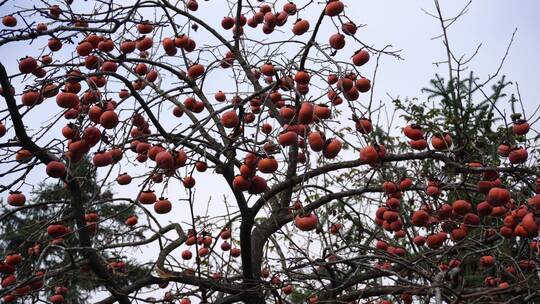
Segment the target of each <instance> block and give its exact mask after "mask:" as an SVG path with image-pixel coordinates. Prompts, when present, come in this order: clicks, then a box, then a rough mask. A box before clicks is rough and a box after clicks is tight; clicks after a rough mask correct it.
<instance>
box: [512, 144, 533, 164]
mask: <svg viewBox="0 0 540 304" xmlns="http://www.w3.org/2000/svg"><path fill="white" fill-rule="evenodd" d="M528 157H529V153H528V152H527V150H526V149H525V148H523V147H518V148H514V149H513V150H512V151H510V154H509V155H508V160H509V161H510V163H512V164H522V163H524V162H526V161H527V158H528Z"/></svg>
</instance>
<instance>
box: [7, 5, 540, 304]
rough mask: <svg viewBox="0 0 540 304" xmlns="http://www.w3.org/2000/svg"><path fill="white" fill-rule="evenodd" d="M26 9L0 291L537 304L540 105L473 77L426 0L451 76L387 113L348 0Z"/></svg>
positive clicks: (33, 296) (10, 127)
mask: <svg viewBox="0 0 540 304" xmlns="http://www.w3.org/2000/svg"><path fill="white" fill-rule="evenodd" d="M33 2H34V1H29V2H28V3H26V2H24V3H17V6H14V7H13V10H12V11H10V12H9V13H6V15H5V16H4V17H3V19H2V23H3V26H2V29H1V31H0V49H2V50H7V49H8V48H9V47H12V46H19V50H21V51H24V54H23V55H24V56H25V57H23V58H21V59H20V60H18V62H16V64H15V63H13V62H9V63H8V62H4V60H2V64H1V65H0V81H1V89H2V91H1V92H0V93H1V95H2V97H3V98H2V101H3V103H2V105H1V106H0V111H1V113H2V115H1V116H0V121H1V123H0V137H1V138H0V148H1V149H2V158H1V164H2V168H3V172H2V174H1V177H2V183H1V186H0V192H2V193H3V197H4V198H5V200H4V202H3V206H2V209H1V210H2V214H1V215H0V218H1V219H2V225H1V226H2V227H0V232H1V233H2V234H1V235H2V239H1V240H0V243H1V244H2V245H3V248H2V249H3V252H2V253H3V256H4V260H3V261H2V262H1V263H0V273H2V280H1V288H2V289H0V295H1V296H2V297H3V301H4V302H8V303H9V302H16V301H20V302H25V303H26V302H39V301H49V302H52V303H63V302H76V301H90V300H89V299H92V298H93V297H95V298H96V299H97V300H96V301H97V302H98V303H102V304H105V303H114V302H119V303H132V302H140V303H145V302H149V303H154V302H175V301H176V302H180V303H190V302H191V301H194V302H200V303H235V302H245V303H267V302H268V303H302V302H306V301H307V302H309V303H324V302H327V303H349V302H362V303H412V302H413V301H414V300H416V301H422V302H423V303H430V302H435V303H442V302H448V303H469V302H473V301H476V302H482V301H483V302H488V301H489V302H494V301H508V302H512V301H514V302H520V303H521V302H523V303H526V302H531V301H536V300H538V294H537V290H538V287H539V283H540V282H539V280H538V273H537V267H538V266H537V265H538V262H540V261H539V259H538V255H537V254H538V252H539V250H540V246H539V243H538V242H537V241H536V239H535V238H536V237H537V235H538V223H537V217H538V216H540V195H538V194H537V193H539V192H540V179H539V178H540V171H539V170H538V153H537V150H536V149H537V146H538V136H537V135H538V132H537V131H536V130H534V123H535V122H536V121H537V119H536V118H535V116H538V114H537V113H532V115H530V117H529V115H528V113H525V110H524V109H523V106H522V105H523V102H522V100H521V96H519V95H518V94H511V95H506V92H507V91H509V90H511V89H512V88H513V87H512V84H511V83H509V82H507V81H506V80H505V78H504V77H502V78H500V79H496V78H497V76H498V74H499V70H500V68H499V70H497V71H496V73H495V74H494V75H493V76H490V77H489V78H488V79H485V80H480V79H478V78H476V77H474V75H473V74H470V75H469V76H468V77H467V78H463V74H464V73H463V72H464V71H465V70H466V68H465V67H466V65H467V63H468V61H469V60H470V58H468V59H464V58H462V57H457V56H455V55H454V54H453V52H452V50H451V49H450V48H449V43H448V39H449V38H448V35H447V29H448V27H449V26H450V25H451V24H452V23H453V22H454V21H455V20H457V19H456V18H458V17H459V16H460V15H458V17H455V18H450V19H448V18H443V16H442V13H441V10H440V7H439V4H438V2H437V1H435V7H436V13H435V14H434V16H435V17H436V18H438V19H439V21H440V23H441V29H442V31H443V34H442V35H441V38H442V39H443V41H444V45H445V46H446V50H447V57H448V58H447V60H446V61H445V62H444V63H445V64H446V65H447V66H448V78H446V79H444V78H443V77H442V76H436V78H435V79H434V80H433V81H432V83H431V85H432V87H430V88H427V89H425V92H427V93H428V94H430V96H428V97H427V99H426V101H418V100H398V99H396V100H393V102H389V103H387V104H382V103H381V104H378V103H377V102H376V101H375V100H374V98H373V94H372V89H373V88H374V84H375V79H374V78H375V75H376V71H377V66H378V62H379V59H380V58H382V57H385V58H399V53H398V52H396V51H394V50H393V49H392V48H391V46H384V47H381V48H378V47H374V46H373V45H372V44H371V43H370V42H369V41H363V40H362V39H360V37H361V35H357V32H358V33H359V32H360V31H364V30H365V29H363V28H362V27H361V26H359V25H357V24H355V23H354V22H355V21H354V20H350V19H349V17H348V11H349V10H352V9H357V7H356V6H359V4H358V3H356V1H348V2H347V1H341V0H334V1H321V3H318V2H315V1H308V0H303V1H295V2H286V1H269V2H268V3H255V1H249V0H245V1H242V0H238V1H231V0H229V1H224V2H226V4H227V6H226V7H227V8H228V9H227V10H226V11H223V12H222V14H223V19H221V20H211V18H208V17H207V16H208V12H209V11H210V10H213V9H215V7H218V6H219V7H223V5H222V4H223V3H221V4H219V5H218V4H216V3H215V1H197V0H186V1H169V0H139V1H126V3H122V4H119V3H117V2H115V1H112V0H110V1H109V0H99V1H93V2H90V3H89V2H86V1H84V2H83V1H79V0H71V1H70V0H66V1H62V2H54V3H53V2H51V3H48V1H35V2H34V3H33ZM2 4H5V2H3V3H2ZM328 29H331V32H332V34H330V35H327V34H323V33H326V32H328ZM346 44H347V45H354V46H355V47H354V48H355V49H357V51H356V52H354V53H352V54H351V53H346V54H345V53H344V50H345V49H344V47H345V45H346ZM21 46H24V47H21ZM505 58H506V55H505ZM503 63H504V58H503V60H502V62H501V65H502V64H503ZM11 66H13V68H9V67H11ZM6 67H8V68H6ZM373 71H375V73H373V74H372V72H373ZM368 75H373V76H372V79H371V80H370V79H369V76H368ZM490 85H493V92H488V90H487V88H488V87H489V86H490ZM518 92H519V91H517V92H516V93H518ZM504 102H509V104H510V109H511V113H507V112H506V111H504V105H503V106H501V104H502V103H504ZM520 105H521V107H520ZM387 113H393V115H392V116H391V117H393V119H386V120H385V119H383V118H382V116H383V115H387ZM29 117H34V118H35V117H39V118H41V119H43V121H40V122H36V121H35V119H30V118H29ZM395 130H398V131H397V132H395ZM43 176H47V184H43V183H41V181H42V180H43ZM208 176H212V177H213V178H214V177H216V178H219V180H220V181H221V184H222V185H223V187H222V188H223V189H225V190H224V192H225V193H223V194H224V198H223V199H216V198H213V200H212V201H211V202H210V203H209V204H208V207H207V208H204V207H201V206H204V205H205V204H206V202H204V201H201V200H200V199H198V198H199V197H200V195H201V194H200V192H198V191H197V189H200V188H204V187H205V186H206V189H212V191H214V190H217V189H218V188H219V187H218V186H217V185H205V182H206V179H207V178H208ZM123 189H137V191H136V192H132V191H130V190H123ZM207 191H208V190H207ZM113 192H114V194H115V195H112V193H113ZM167 197H171V198H173V197H174V199H168V198H167ZM27 198H28V201H27ZM202 209H205V211H204V212H201V210H202ZM171 214H172V215H174V217H173V218H175V219H177V220H175V221H172V222H169V221H165V220H163V218H164V217H166V216H168V215H171ZM181 218H185V219H189V220H188V221H187V222H185V221H182V220H181ZM13 236H16V237H13ZM148 247H151V248H153V249H156V250H148ZM141 248H147V249H143V252H144V254H142V255H143V256H144V258H145V260H143V259H142V257H141V253H140V250H141ZM154 252H155V254H153V253H154ZM147 259H150V262H147V261H146V260H147ZM81 278H83V279H81ZM94 292H98V293H97V294H94Z"/></svg>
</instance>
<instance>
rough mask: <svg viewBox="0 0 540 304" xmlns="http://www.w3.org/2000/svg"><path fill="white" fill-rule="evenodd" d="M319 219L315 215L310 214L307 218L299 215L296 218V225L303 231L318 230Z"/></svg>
mask: <svg viewBox="0 0 540 304" xmlns="http://www.w3.org/2000/svg"><path fill="white" fill-rule="evenodd" d="M318 223H319V219H318V217H317V215H315V213H310V214H308V215H306V216H301V215H297V216H296V217H295V218H294V225H295V226H296V227H298V229H300V230H302V231H311V230H313V229H315V228H317V224H318Z"/></svg>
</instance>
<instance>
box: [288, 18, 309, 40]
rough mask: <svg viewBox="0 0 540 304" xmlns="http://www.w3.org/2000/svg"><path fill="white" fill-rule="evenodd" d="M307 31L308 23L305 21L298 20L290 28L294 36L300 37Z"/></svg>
mask: <svg viewBox="0 0 540 304" xmlns="http://www.w3.org/2000/svg"><path fill="white" fill-rule="evenodd" d="M308 30H309V21H307V20H306V19H298V20H296V22H295V23H294V25H293V27H292V32H293V34H295V35H296V36H301V35H303V34H305V33H306V32H307V31H308Z"/></svg>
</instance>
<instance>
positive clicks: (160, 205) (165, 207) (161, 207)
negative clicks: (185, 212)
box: [154, 197, 172, 214]
mask: <svg viewBox="0 0 540 304" xmlns="http://www.w3.org/2000/svg"><path fill="white" fill-rule="evenodd" d="M171 209H172V204H171V202H170V201H169V200H168V199H165V198H163V197H162V198H160V199H159V200H158V201H157V202H156V203H155V204H154V211H156V213H157V214H165V213H169V212H170V211H171Z"/></svg>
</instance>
